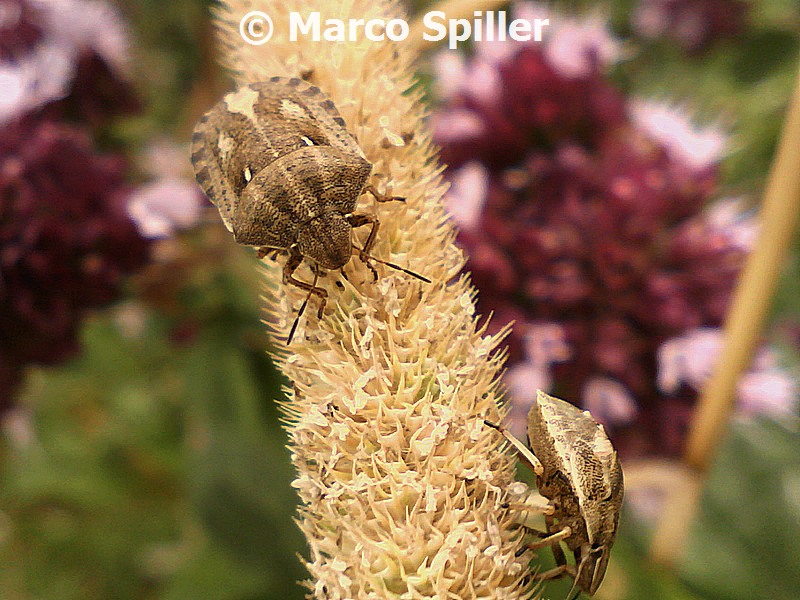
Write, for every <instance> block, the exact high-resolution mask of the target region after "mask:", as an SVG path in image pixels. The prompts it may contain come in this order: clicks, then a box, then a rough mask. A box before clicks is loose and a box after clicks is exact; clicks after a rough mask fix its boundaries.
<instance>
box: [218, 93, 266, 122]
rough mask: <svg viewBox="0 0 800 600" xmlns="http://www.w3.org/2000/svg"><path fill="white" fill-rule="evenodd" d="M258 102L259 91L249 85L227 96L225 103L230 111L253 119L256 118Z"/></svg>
mask: <svg viewBox="0 0 800 600" xmlns="http://www.w3.org/2000/svg"><path fill="white" fill-rule="evenodd" d="M256 102H258V92H257V91H255V90H254V89H252V88H249V87H243V88H241V89H239V90H237V91H236V92H234V93H232V94H228V95H227V96H226V97H225V105H226V106H227V107H228V110H229V111H231V112H234V113H239V114H242V115H244V116H245V117H247V118H248V119H253V120H255V118H256V113H255V105H256Z"/></svg>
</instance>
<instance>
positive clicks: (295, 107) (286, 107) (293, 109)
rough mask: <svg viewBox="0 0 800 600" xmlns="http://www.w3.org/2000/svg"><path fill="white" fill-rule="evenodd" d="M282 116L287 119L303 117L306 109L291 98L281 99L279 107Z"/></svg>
mask: <svg viewBox="0 0 800 600" xmlns="http://www.w3.org/2000/svg"><path fill="white" fill-rule="evenodd" d="M279 111H280V113H281V115H282V116H284V117H285V118H287V119H305V118H306V111H305V110H303V107H302V106H300V105H299V104H298V103H297V102H292V101H291V100H286V99H284V100H281V107H280V109H279Z"/></svg>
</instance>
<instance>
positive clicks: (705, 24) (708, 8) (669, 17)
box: [632, 0, 749, 54]
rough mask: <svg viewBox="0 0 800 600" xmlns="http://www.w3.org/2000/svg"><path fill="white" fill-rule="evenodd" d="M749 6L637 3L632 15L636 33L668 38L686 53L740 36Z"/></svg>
mask: <svg viewBox="0 0 800 600" xmlns="http://www.w3.org/2000/svg"><path fill="white" fill-rule="evenodd" d="M748 12H749V7H748V5H747V3H746V2H742V1H741V0H640V2H639V4H638V6H637V7H636V9H635V10H634V12H633V17H632V22H633V28H634V31H636V33H638V34H639V35H640V36H642V37H644V38H650V39H656V38H669V39H672V40H674V41H675V42H676V43H677V44H678V45H679V46H680V47H681V48H683V49H684V50H685V51H686V52H688V53H690V54H700V53H702V52H704V51H705V50H707V49H708V48H710V47H711V46H712V45H713V44H714V43H715V42H716V41H718V40H723V39H732V38H735V37H736V36H737V35H739V34H741V33H742V32H743V31H744V29H745V25H746V23H747V17H748Z"/></svg>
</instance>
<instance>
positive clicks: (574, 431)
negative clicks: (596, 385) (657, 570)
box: [528, 392, 623, 594]
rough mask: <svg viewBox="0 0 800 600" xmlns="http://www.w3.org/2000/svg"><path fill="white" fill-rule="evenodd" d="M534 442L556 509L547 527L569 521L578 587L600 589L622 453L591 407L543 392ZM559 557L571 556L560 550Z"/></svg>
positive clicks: (619, 492) (544, 486) (541, 478)
mask: <svg viewBox="0 0 800 600" xmlns="http://www.w3.org/2000/svg"><path fill="white" fill-rule="evenodd" d="M528 444H529V445H530V449H531V451H532V452H533V454H534V456H535V457H536V458H537V459H539V462H540V463H541V472H537V476H536V481H537V487H538V488H539V493H540V494H542V496H544V497H545V498H547V499H548V500H550V502H551V503H552V504H553V506H554V509H555V511H554V514H553V515H552V516H550V517H547V518H546V522H547V533H548V534H551V535H552V534H556V533H558V532H559V531H563V530H564V529H565V528H567V527H569V530H570V534H569V535H567V536H566V537H564V539H563V541H564V543H565V544H566V546H567V548H569V549H570V551H571V552H572V553H573V554H574V555H575V572H573V573H569V571H568V570H567V569H565V572H567V573H568V574H570V575H572V576H573V577H574V578H575V590H576V591H577V589H578V588H579V589H581V590H583V591H585V592H586V593H588V594H594V593H595V592H596V591H597V588H598V587H599V586H600V583H601V582H602V581H603V577H604V575H605V572H606V567H607V566H608V558H609V554H610V552H611V546H612V545H613V543H614V539H615V538H616V535H617V527H618V525H619V514H620V509H621V508H622V497H623V476H622V466H621V465H620V462H619V457H618V456H617V452H616V451H615V450H614V447H613V446H612V445H611V441H610V440H609V439H608V436H607V435H606V432H605V429H604V428H603V426H602V425H600V424H599V423H597V421H595V420H594V418H593V417H592V416H591V414H589V412H588V411H584V410H581V409H580V408H578V407H576V406H574V405H572V404H570V403H569V402H565V401H563V400H559V399H558V398H553V397H552V396H548V395H547V394H544V393H542V392H539V394H538V397H537V401H536V404H534V405H533V407H532V408H531V410H530V412H529V413H528ZM554 554H555V555H556V561H557V562H558V563H559V564H560V565H561V566H565V565H566V561H564V560H563V558H562V557H560V556H559V555H558V552H554Z"/></svg>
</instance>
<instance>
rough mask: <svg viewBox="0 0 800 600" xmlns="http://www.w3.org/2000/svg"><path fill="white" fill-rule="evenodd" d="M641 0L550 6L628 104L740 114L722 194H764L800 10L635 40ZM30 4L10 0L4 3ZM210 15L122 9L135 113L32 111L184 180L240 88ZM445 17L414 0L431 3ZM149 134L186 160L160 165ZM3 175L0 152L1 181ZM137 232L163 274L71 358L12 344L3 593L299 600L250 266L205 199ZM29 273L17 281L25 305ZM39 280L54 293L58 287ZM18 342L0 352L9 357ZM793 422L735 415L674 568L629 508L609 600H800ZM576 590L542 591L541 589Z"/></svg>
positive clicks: (799, 326)
mask: <svg viewBox="0 0 800 600" xmlns="http://www.w3.org/2000/svg"><path fill="white" fill-rule="evenodd" d="M63 4H64V5H65V6H69V4H70V3H69V2H67V3H63ZM637 4H638V2H637V1H636V0H611V1H609V2H608V3H606V4H605V5H604V6H603V7H602V9H598V7H597V4H596V3H595V2H588V1H586V2H578V1H575V0H572V1H569V2H556V3H553V5H554V6H556V7H557V8H558V9H559V10H563V11H564V12H565V14H567V13H568V14H580V13H581V12H584V13H585V12H587V11H592V10H601V12H602V14H604V15H606V16H607V17H608V18H609V19H610V24H611V27H612V30H613V31H614V33H615V34H616V35H617V36H618V37H619V38H620V39H622V40H623V41H624V42H625V48H626V50H627V51H629V57H628V58H627V59H626V60H624V61H621V62H620V63H619V64H618V65H617V66H616V67H615V68H614V69H613V70H612V71H611V72H610V73H609V81H611V82H613V84H614V85H615V86H617V87H618V88H619V89H621V90H624V91H625V93H626V94H631V95H638V96H646V97H654V98H657V99H664V100H669V101H674V102H676V103H679V104H681V105H683V106H687V107H689V108H690V112H691V113H692V114H694V115H697V119H698V121H701V122H707V123H708V122H710V123H715V124H721V125H723V126H725V127H727V128H728V129H729V130H730V131H731V132H732V134H733V137H732V141H731V147H732V150H731V151H730V153H729V154H728V155H727V156H726V158H725V160H724V161H723V162H722V165H721V167H722V171H721V176H720V182H721V183H720V186H721V188H722V189H723V190H724V192H725V193H726V194H728V195H745V194H747V195H748V197H749V198H752V199H753V200H755V199H757V198H758V195H759V192H760V190H761V188H762V186H763V184H764V180H765V176H766V173H767V171H768V168H769V164H770V160H771V157H772V154H773V151H774V148H775V144H776V141H777V136H778V134H779V131H780V127H781V123H782V117H783V113H784V110H785V107H786V102H787V99H788V97H789V95H790V92H791V89H792V85H793V81H794V78H795V77H796V76H797V65H798V56H799V55H800V28H799V27H798V23H800V7H798V5H797V3H796V2H795V1H794V0H751V1H749V2H745V5H746V6H747V7H748V8H749V12H748V13H747V18H746V19H744V20H742V22H741V23H740V25H739V26H737V27H738V29H734V30H733V33H730V34H729V35H720V36H718V37H719V39H717V38H715V37H714V36H713V35H712V36H710V37H709V38H708V39H706V40H703V41H702V43H700V44H698V45H696V46H691V47H686V46H685V45H682V44H681V41H680V40H676V39H673V38H670V37H669V36H668V35H667V36H662V37H660V38H657V39H643V38H641V37H640V36H637V32H636V31H635V30H634V28H633V27H632V25H631V15H632V14H633V12H634V11H635V10H636V6H637ZM683 4H686V5H692V4H694V5H698V6H705V5H709V6H712V8H714V6H716V8H715V10H716V11H717V12H713V11H712V12H710V13H708V14H709V15H712V16H710V17H708V18H709V19H712V17H713V15H719V12H720V10H721V11H722V13H723V14H724V13H726V12H727V11H728V9H729V8H730V6H729V5H728V4H726V2H725V1H723V0H720V2H716V3H715V2H713V1H712V0H696V1H694V2H692V1H690V0H686V2H684V3H683ZM25 5H26V3H25V2H5V3H4V2H2V1H0V9H4V7H5V10H6V12H5V13H4V12H3V11H2V10H0V15H6V16H7V15H8V14H12V13H13V11H14V10H15V8H14V7H15V6H25ZM76 6H77V3H76ZM720 6H722V8H721V9H720V8H719V7H720ZM209 8H210V3H209V2H206V1H198V0H177V1H174V2H167V3H164V2H160V1H157V0H137V1H135V2H125V3H122V2H120V3H118V4H117V5H116V9H117V10H118V11H119V14H120V15H121V16H120V18H121V19H122V20H123V21H124V22H126V23H127V26H128V35H129V39H130V42H131V47H130V50H129V53H130V56H131V58H132V64H133V70H132V73H131V78H130V81H131V82H132V83H131V89H130V90H128V91H126V93H130V94H131V95H133V96H135V98H136V99H137V103H138V105H139V106H138V108H131V109H130V110H128V108H127V107H126V109H125V110H119V111H110V110H109V115H110V116H108V118H104V119H101V120H97V119H95V120H91V119H89V118H88V117H87V116H86V115H81V114H80V111H76V110H75V106H72V107H70V106H69V102H70V101H71V100H70V99H71V98H73V97H77V95H78V94H77V92H76V90H73V92H70V95H67V99H66V101H62V100H59V102H58V103H56V104H59V106H57V107H55V108H53V107H52V106H51V105H50V104H46V103H45V104H44V105H43V106H44V108H43V109H42V108H41V107H37V108H36V111H34V112H35V117H34V118H35V119H36V120H37V122H39V121H38V120H41V121H42V122H46V123H51V122H58V123H61V122H63V123H68V124H70V126H75V127H80V128H82V130H84V131H86V132H88V133H89V135H91V139H92V140H93V143H94V144H95V148H96V151H97V152H98V153H103V154H104V155H113V156H115V157H120V160H122V161H125V164H126V165H127V170H126V178H127V185H128V187H130V188H137V187H139V188H141V186H144V185H145V184H146V183H148V182H151V181H154V180H159V178H160V179H164V178H169V175H170V174H173V175H174V176H175V177H182V178H183V179H184V180H185V179H186V178H187V176H186V173H187V172H188V169H189V166H188V150H187V151H186V152H185V153H184V154H185V156H184V154H181V152H183V150H184V148H185V147H186V144H187V141H188V138H189V135H190V131H191V128H192V126H193V123H194V121H195V120H196V119H197V117H198V116H199V115H200V114H201V113H202V112H203V111H204V110H205V109H206V108H207V107H209V106H210V105H211V104H212V103H213V102H214V101H215V100H216V99H218V98H219V97H220V95H221V94H222V93H223V92H224V91H225V90H226V89H227V88H228V87H229V83H228V82H227V80H226V79H225V76H224V74H223V73H221V72H220V70H219V69H218V68H217V67H216V66H215V63H214V49H213V39H212V30H211V27H210V19H209ZM429 8H430V5H429V4H428V3H423V2H417V3H415V5H414V10H415V11H416V12H420V11H424V10H427V9H429ZM690 8H691V6H690ZM22 14H23V15H24V14H26V13H24V11H23V13H22ZM34 20H35V19H34ZM6 25H7V22H6ZM2 26H3V21H2V19H0V30H2ZM723 33H724V32H723ZM23 37H24V36H23ZM8 39H10V38H8ZM23 41H24V40H23ZM23 45H24V44H23ZM3 49H4V46H3V42H0V58H2V59H3V60H6V61H8V60H11V61H12V62H13V61H14V60H15V57H14V52H13V51H6V52H3V51H2V50H3ZM9 56H11V58H10V59H9ZM16 58H18V57H16ZM78 73H79V74H80V73H82V71H80V70H79V71H78ZM89 73H91V71H89ZM432 73H433V70H432V69H431V68H430V66H429V63H427V62H423V63H422V64H421V66H420V74H421V77H422V79H423V81H425V82H426V83H428V84H430V87H431V90H432V91H431V93H430V97H431V99H432V101H433V102H436V101H437V99H436V98H437V95H436V93H435V91H434V90H435V85H434V82H433V79H434V76H433V74H432ZM105 76H106V75H104V77H105ZM87 77H88V75H87ZM112 79H113V77H112ZM81 81H82V80H81V79H80V77H79V78H78V79H76V80H75V82H74V85H75V86H79V85H81ZM90 81H92V82H93V83H92V84H91V85H90V86H89V87H90V89H91V91H92V92H94V91H95V90H98V89H111V90H114V89H116V88H114V87H113V86H111V87H105V88H101V87H99V83H98V81H99V82H100V83H103V82H105V84H104V85H107V84H109V80H108V79H99V80H91V79H90ZM87 85H89V84H87ZM76 89H77V88H76ZM126 89H127V88H126ZM83 91H84V92H86V91H87V90H83ZM119 93H121V92H119ZM65 102H66V104H65ZM109 104H113V102H110V101H109ZM112 112H113V114H112ZM23 118H27V117H23ZM2 126H9V125H8V124H7V123H0V127H2ZM22 139H24V136H22ZM154 140H155V141H156V142H157V143H158V144H162V145H164V144H167V145H169V144H172V145H174V146H176V147H177V148H178V150H179V152H178V153H177V154H175V153H172V154H170V153H166V154H157V155H156V158H153V157H152V156H150V158H148V153H152V151H151V150H150V148H152V144H153V143H154ZM164 140H167V142H165V141H164ZM164 156H167V157H171V158H170V159H167V158H164ZM176 157H177V158H176ZM184 158H185V161H186V162H185V164H181V161H182V160H184ZM148 161H149V162H148ZM153 161H155V162H156V163H158V165H157V166H156V167H155V168H153V167H152V165H150V166H148V165H149V164H150V163H152V162H153ZM170 161H171V162H170ZM3 164H4V163H3V155H1V154H0V171H2V168H1V167H2V165H3ZM160 170H161V171H162V172H159V171H160ZM163 171H166V175H165V174H164V172H163ZM2 176H4V175H2ZM2 176H0V184H2V179H1V177H2ZM0 189H4V188H0ZM5 189H8V188H5ZM126 193H130V194H134V193H135V192H126ZM162 193H164V192H163V191H162ZM182 193H185V190H184V192H182ZM131 197H133V196H131ZM168 200H169V198H167V199H166V201H168ZM2 218H3V219H5V218H6V217H5V216H3V217H2ZM0 226H2V223H0ZM142 230H143V231H144V229H142ZM0 231H2V229H0ZM4 235H6V236H7V235H8V234H7V233H6V234H4ZM142 236H143V242H142V243H143V244H146V246H147V248H148V251H149V253H150V259H149V262H148V264H146V265H140V266H139V267H137V268H135V269H133V268H132V269H131V272H130V273H127V274H125V275H124V276H123V275H119V274H117V275H115V278H114V280H113V281H114V285H115V286H116V288H117V293H116V294H115V295H114V297H113V298H111V297H110V296H109V297H108V298H105V297H104V298H105V301H104V302H103V303H99V304H97V305H92V306H87V307H85V309H84V308H81V309H75V313H74V315H75V324H74V329H75V331H74V334H75V336H76V338H75V342H76V343H75V344H74V348H72V346H73V344H69V347H70V351H69V352H68V353H67V354H68V356H67V355H63V356H62V355H61V354H59V356H58V358H57V359H56V358H55V357H54V358H53V359H52V360H50V359H47V358H42V359H37V360H31V361H29V362H26V363H25V364H19V365H17V363H16V362H14V360H13V359H12V358H13V357H12V358H9V356H11V355H10V354H7V355H4V354H2V353H0V359H2V360H7V361H8V364H12V363H13V365H14V369H13V373H11V375H9V376H8V377H7V381H6V380H5V379H2V378H0V383H2V385H4V386H6V388H5V391H4V396H3V406H4V407H5V412H4V418H3V436H2V440H0V598H3V599H10V600H14V599H29V598H37V599H38V598H41V599H47V600H73V599H75V600H77V599H86V598H92V599H95V598H97V599H107V598H108V599H115V600H126V599H131V600H133V599H136V600H140V599H169V600H173V599H174V600H180V599H187V598H204V599H209V600H216V599H219V600H223V599H224V600H256V599H265V600H266V599H273V598H274V599H277V598H280V599H290V598H301V597H303V596H304V594H305V591H304V589H303V588H302V587H300V586H299V585H297V584H296V582H297V581H299V580H302V579H303V578H304V576H305V574H304V571H303V569H302V567H301V566H300V563H299V561H298V559H297V556H296V555H297V554H302V553H303V552H304V544H303V540H302V538H301V536H300V534H299V532H298V531H297V529H296V527H295V525H294V523H293V521H292V517H293V514H294V510H295V504H296V500H295V495H294V492H293V489H292V487H291V481H292V468H291V465H290V462H289V456H288V452H287V450H286V449H285V447H284V441H285V435H284V433H283V431H282V430H281V424H280V412H279V409H278V407H277V404H276V401H279V400H280V398H281V397H282V392H281V385H282V384H283V383H284V382H283V381H282V379H281V377H280V375H279V374H278V373H277V372H276V371H275V370H274V369H273V368H272V366H271V364H270V362H269V360H268V358H267V356H266V349H267V339H266V334H265V332H264V330H263V328H262V327H261V326H260V323H259V300H258V295H259V285H260V283H259V267H258V263H257V261H256V259H255V257H254V254H253V253H252V252H251V251H249V250H247V249H244V248H241V247H237V246H236V245H235V244H234V243H233V241H232V240H231V239H230V236H229V235H228V234H227V232H226V231H225V230H224V228H223V227H222V225H221V223H219V221H218V219H217V218H216V216H215V214H214V211H213V209H211V208H204V209H203V210H202V211H200V213H199V214H198V216H196V218H194V219H193V220H192V222H191V224H190V226H183V227H175V229H174V231H170V232H169V234H168V235H151V236H148V235H146V234H144V233H143V234H142ZM144 238H146V239H144ZM797 239H798V240H800V236H798V237H797ZM0 243H2V244H8V237H0ZM0 250H4V249H3V248H0ZM797 250H800V246H799V245H798V244H797V243H796V244H795V252H794V254H793V256H792V257H790V260H789V261H788V264H787V269H786V272H785V276H784V279H783V283H782V285H781V288H780V291H779V293H778V295H777V298H776V301H775V304H774V314H773V318H772V323H773V327H772V328H771V329H770V331H769V332H768V336H769V337H770V339H771V340H772V341H773V342H775V343H776V344H777V346H778V347H779V348H780V350H781V360H782V361H783V364H786V365H788V367H787V369H789V371H790V372H794V373H797V370H798V368H799V367H800V346H799V345H798V341H799V340H800V334H799V333H798V332H799V331H800V264H799V263H798V260H797V256H798V252H797ZM115 273H116V271H115ZM15 281H16V280H14V279H13V278H11V279H8V280H7V283H8V286H9V287H4V288H3V292H2V293H3V294H7V295H10V294H12V293H13V288H11V287H10V285H11V284H12V283H14V282H15ZM2 283H3V281H2V280H0V284H2ZM40 283H41V284H42V285H43V286H44V287H43V288H39V289H45V290H47V291H46V292H42V293H43V294H45V293H47V294H53V293H54V292H57V291H58V287H59V285H60V284H59V282H58V280H53V281H50V282H49V285H50V286H52V288H56V289H55V290H54V289H52V288H50V289H48V288H47V286H48V280H47V279H42V281H41V282H40ZM9 290H10V291H9ZM2 298H3V302H4V304H3V307H4V308H3V309H4V310H6V303H7V302H8V298H7V297H6V296H2ZM3 335H5V334H3ZM11 342H13V340H11V341H9V340H6V342H5V345H6V346H10V347H12V348H13V344H12V343H11ZM38 356H44V355H43V354H42V353H39V355H38ZM40 363H46V364H48V363H58V364H55V365H53V366H42V365H41V364H40ZM4 368H5V367H4ZM9 370H10V369H9ZM4 377H5V375H4ZM796 389H797V388H795V390H796ZM795 393H796V392H795ZM799 427H800V426H799V425H798V418H797V415H796V414H786V415H784V416H782V417H780V418H775V419H770V418H766V417H756V418H746V419H745V418H742V419H740V420H737V422H736V423H735V426H734V428H733V430H732V432H731V433H730V435H729V437H728V439H727V442H726V443H725V445H724V448H723V450H722V452H721V455H720V456H719V459H718V460H717V463H716V465H715V467H714V469H713V472H712V474H711V477H710V479H709V481H708V483H707V486H706V492H705V496H704V501H703V506H702V514H701V516H700V518H699V519H698V521H697V522H696V523H695V524H694V526H693V528H692V535H691V543H690V546H689V548H688V549H687V553H686V555H685V557H684V560H683V561H682V562H681V565H680V567H679V569H678V570H677V572H667V571H665V570H661V569H658V568H656V567H654V566H652V565H649V564H648V562H647V560H646V555H647V543H648V536H649V532H650V525H651V524H652V523H651V522H649V521H648V518H647V511H646V510H634V509H632V508H631V507H630V506H628V507H626V513H625V517H626V518H625V519H624V525H623V530H622V533H621V535H620V539H619V541H618V544H617V549H616V551H615V556H614V559H613V563H612V566H611V568H610V570H609V574H608V576H607V581H606V583H605V584H604V586H603V588H602V589H601V591H600V593H599V594H598V598H605V599H609V600H610V599H613V598H620V599H621V598H654V599H659V598H663V599H692V598H694V599H701V598H704V599H709V600H716V599H718V600H738V599H745V598H746V599H751V598H765V599H769V600H784V599H785V600H790V599H793V598H796V597H798V596H797V595H798V590H800V569H798V568H797V565H796V559H797V557H799V556H800V431H799ZM520 477H521V478H523V479H524V478H526V477H527V478H528V479H530V476H529V474H526V473H523V472H521V473H520ZM676 526H679V527H683V526H686V524H676ZM560 585H561V587H559V586H560ZM566 589H568V587H563V585H562V584H561V583H554V584H553V585H548V587H547V593H546V597H553V598H560V597H562V596H563V595H564V594H565V593H566Z"/></svg>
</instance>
